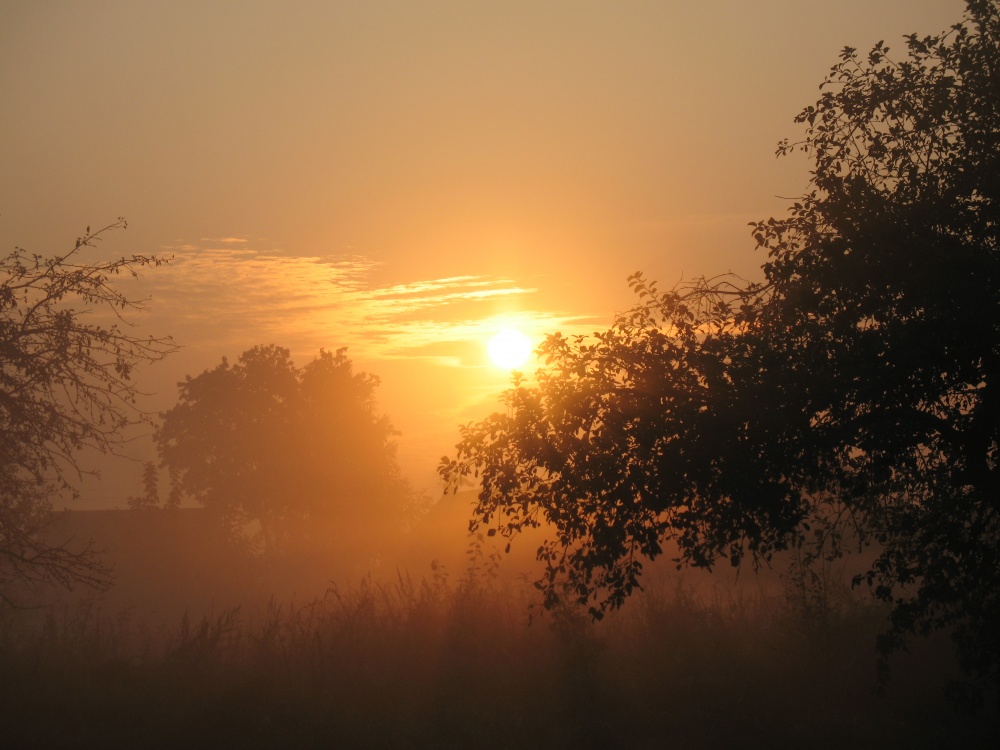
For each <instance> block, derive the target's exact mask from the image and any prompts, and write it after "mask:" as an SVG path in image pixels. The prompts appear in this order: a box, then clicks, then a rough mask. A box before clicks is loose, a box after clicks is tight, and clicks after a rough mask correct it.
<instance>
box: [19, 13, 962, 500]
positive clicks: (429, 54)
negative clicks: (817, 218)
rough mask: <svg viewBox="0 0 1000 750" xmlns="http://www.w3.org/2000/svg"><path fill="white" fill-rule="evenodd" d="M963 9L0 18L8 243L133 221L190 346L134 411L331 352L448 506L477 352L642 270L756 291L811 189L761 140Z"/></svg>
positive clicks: (619, 288)
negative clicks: (344, 360)
mask: <svg viewBox="0 0 1000 750" xmlns="http://www.w3.org/2000/svg"><path fill="white" fill-rule="evenodd" d="M963 7H964V4H963V3H962V2H960V1H959V0H828V1H827V2H820V1H819V0H757V1H753V0H714V1H711V2H709V1H706V2H691V0H684V1H680V0H661V1H660V2H628V1H627V0H622V1H621V2H590V1H587V0H577V1H574V2H569V1H564V2H543V1H542V0H536V1H535V2H514V1H508V2H499V1H485V0H484V1H480V2H476V1H474V0H467V1H466V2H417V1H416V0H413V1H412V2H403V1H402V0H395V1H394V2H375V1H371V2H360V1H359V2H334V1H329V2H288V1H286V2H281V3H278V2H252V1H250V0H246V1H244V2H211V1H209V0H198V1H197V2H180V1H177V0H172V1H171V2H140V1H139V0H127V1H125V2H45V1H43V0H30V1H26V2H16V1H12V0H0V103H2V105H3V106H2V109H3V116H2V118H0V249H2V250H3V251H4V252H7V251H9V250H10V249H11V248H12V247H13V246H14V245H19V246H22V247H25V248H27V249H29V250H32V251H36V252H40V253H43V254H44V253H50V252H55V251H59V250H65V249H68V247H71V245H72V242H73V239H74V238H75V237H76V236H78V235H79V234H80V233H81V232H82V230H83V228H84V227H85V226H88V225H90V226H91V227H92V228H93V227H96V226H99V225H101V226H103V225H104V224H107V223H110V222H112V221H114V219H115V218H116V217H118V216H124V217H126V218H127V219H128V222H129V229H128V230H127V231H126V232H124V233H117V234H114V235H112V236H110V237H109V238H108V240H107V241H106V242H105V244H104V246H103V248H102V252H105V253H106V254H115V255H120V254H124V253H132V252H142V253H159V254H164V255H168V256H174V259H175V260H174V262H173V263H172V264H171V265H170V266H168V267H166V268H160V269H157V270H155V271H150V274H149V276H148V277H147V279H146V283H145V284H144V286H143V288H142V292H143V293H144V294H150V295H152V299H151V302H150V311H149V313H148V314H145V315H143V316H142V318H141V320H140V321H139V322H140V323H141V324H142V325H143V326H144V327H145V328H144V329H143V330H146V329H150V330H152V331H153V332H155V333H170V334H173V335H174V337H175V338H176V339H177V341H178V343H180V344H182V345H183V346H184V347H185V348H184V350H183V351H182V352H181V353H180V354H178V355H176V356H175V357H174V358H173V359H172V360H170V361H168V362H166V363H164V364H162V365H160V366H158V367H156V368H155V369H154V370H153V371H151V372H149V373H148V374H147V376H146V381H145V382H147V383H148V385H149V387H150V389H152V390H154V391H156V393H157V395H156V397H155V398H154V399H153V400H152V401H151V403H152V404H153V407H152V408H156V409H163V408H168V407H169V406H171V405H172V404H173V403H174V400H175V398H176V390H175V388H174V383H175V382H176V381H177V380H179V379H181V378H182V377H183V376H184V375H185V374H191V375H196V374H198V373H200V372H201V371H202V370H204V369H206V368H209V367H212V366H214V365H215V364H217V363H218V362H219V360H220V358H221V357H222V356H223V355H227V356H229V357H230V358H235V357H237V356H238V355H239V354H240V353H241V352H242V351H244V350H245V349H247V348H249V347H250V346H252V345H254V344H266V343H277V344H280V345H283V346H287V347H289V348H290V349H291V350H292V351H293V354H294V355H295V356H296V359H297V361H298V362H299V364H305V362H306V361H308V360H309V359H311V358H312V356H313V355H314V354H315V353H316V351H317V350H318V349H319V348H320V347H325V348H327V349H337V348H339V347H341V346H348V347H349V349H348V353H349V355H350V356H351V357H352V358H353V359H354V360H355V363H356V365H357V367H359V368H360V369H364V370H367V371H370V372H373V373H375V374H377V375H379V376H380V377H381V378H382V386H381V388H380V390H379V399H380V403H381V405H382V408H383V410H384V411H385V412H387V413H388V414H389V415H390V417H391V418H392V420H393V422H394V424H395V425H396V426H397V427H398V428H399V429H400V430H401V431H402V433H403V434H402V436H401V437H400V440H399V444H400V459H401V463H402V465H403V468H404V471H405V472H406V473H407V475H408V476H410V477H411V479H412V480H413V481H414V483H415V484H416V485H417V486H419V487H427V488H430V489H433V490H436V489H437V488H436V486H434V484H433V482H434V476H433V470H434V466H435V464H436V462H437V459H438V458H439V457H440V456H441V455H442V454H443V453H445V452H448V451H449V449H450V448H451V446H452V445H453V444H454V442H455V441H456V439H457V429H456V426H457V425H458V424H459V423H461V422H467V421H470V420H473V419H478V418H481V417H483V416H485V415H486V414H487V413H489V412H490V411H492V410H494V408H495V407H496V405H497V403H498V402H497V399H496V397H497V395H498V394H499V393H500V391H502V390H503V388H504V387H505V384H506V381H507V376H506V374H505V373H503V372H502V371H500V370H498V369H497V368H495V367H492V366H491V365H490V364H489V363H488V360H487V358H486V356H485V344H486V340H487V339H488V338H489V335H490V334H491V333H492V332H493V331H495V330H496V329H497V328H498V327H500V326H502V325H513V326H515V327H519V328H521V329H522V330H524V331H525V332H526V333H529V334H530V335H533V336H535V337H538V336H540V335H541V334H542V333H543V332H545V331H554V330H561V331H563V332H577V331H580V332H584V331H592V330H596V329H599V328H602V327H605V326H606V325H607V324H608V323H609V322H610V320H611V317H612V316H613V314H614V313H615V312H617V311H621V310H624V309H626V308H628V307H629V306H630V304H631V297H630V294H629V292H628V288H627V286H626V283H625V278H626V276H628V275H629V274H630V273H632V272H633V271H636V270H639V269H642V270H644V271H645V272H646V274H647V276H650V277H655V278H659V279H661V281H662V282H663V284H666V285H669V284H670V283H672V282H674V281H677V280H678V279H679V278H681V277H682V276H684V277H691V276H696V275H700V274H703V273H717V272H720V271H726V270H733V271H737V272H740V273H742V274H744V275H749V274H753V272H754V270H755V269H756V268H757V267H758V266H759V265H760V263H761V258H759V257H757V256H756V255H755V254H754V253H753V252H752V247H753V245H752V242H751V240H750V236H749V232H748V229H747V223H748V222H749V221H751V220H754V219H760V218H766V217H767V216H771V215H776V214H780V213H781V212H782V211H783V209H784V206H785V205H786V204H787V201H786V200H783V199H781V198H779V197H778V196H785V197H786V198H790V197H794V196H797V195H798V194H800V193H801V192H802V190H803V189H804V188H805V186H806V183H807V180H808V165H807V164H806V162H805V161H804V160H802V159H797V158H786V159H782V160H776V159H775V157H774V149H775V145H776V143H777V141H778V140H780V139H781V138H784V137H793V138H794V137H796V136H798V135H799V134H800V131H799V130H798V129H797V128H796V126H795V125H794V123H793V122H792V118H793V117H794V115H795V114H796V113H797V112H798V111H799V110H800V109H801V108H802V107H804V106H805V105H807V104H810V103H813V102H814V101H815V99H816V98H817V94H818V91H817V86H818V84H819V83H820V82H821V80H822V79H823V77H824V75H825V74H826V72H827V70H828V69H829V68H830V66H832V65H833V64H834V63H835V62H836V59H837V54H838V52H839V51H840V50H841V49H842V48H843V47H844V46H845V45H850V46H852V47H857V48H859V49H861V50H866V49H867V48H869V47H870V46H871V45H872V44H874V43H875V42H876V41H878V40H880V39H885V40H886V41H887V42H888V43H889V45H890V47H891V48H894V49H896V50H901V48H902V44H901V37H902V35H903V34H905V33H909V32H913V31H916V32H919V33H934V32H938V31H941V30H943V29H945V28H947V27H948V26H949V25H951V24H952V23H954V22H956V21H958V20H959V18H960V16H961V12H962V9H963ZM135 450H136V452H137V454H139V455H142V454H143V452H144V451H148V450H149V448H148V444H147V445H146V446H145V447H143V446H141V445H140V446H136V448H135ZM140 474H141V472H140V469H139V468H136V467H132V466H128V467H127V468H126V469H125V470H124V471H123V473H122V474H121V476H109V477H107V481H106V482H105V483H104V484H103V485H102V486H101V487H99V488H94V487H91V488H90V492H89V497H91V498H93V497H97V496H100V497H101V498H103V499H104V500H105V501H106V502H108V503H111V504H116V503H117V504H119V505H123V504H124V499H125V497H127V496H128V495H129V494H138V492H139V491H140V481H139V477H140Z"/></svg>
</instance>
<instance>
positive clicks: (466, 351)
mask: <svg viewBox="0 0 1000 750" xmlns="http://www.w3.org/2000/svg"><path fill="white" fill-rule="evenodd" d="M230 239H231V238H230ZM205 242H206V243H209V242H211V243H220V242H221V241H220V240H218V239H211V240H206V241H205ZM165 250H166V252H165V253H164V254H165V255H167V256H170V257H171V261H170V263H169V264H168V265H166V266H164V267H161V268H158V269H154V270H150V271H149V272H148V273H146V274H144V276H143V278H142V280H141V282H140V283H141V286H142V290H141V294H142V296H144V297H149V298H150V299H149V303H148V306H149V312H148V313H147V315H148V321H147V324H155V326H156V328H157V329H159V330H163V331H164V332H166V333H170V334H172V335H173V336H174V337H175V339H176V340H177V341H178V343H180V344H182V345H187V344H189V343H190V344H191V345H194V344H195V343H196V345H197V346H198V347H199V348H201V349H206V348H207V349H212V348H214V349H215V350H217V351H218V354H222V353H225V352H228V353H230V355H232V354H233V353H234V352H233V345H234V344H237V345H245V346H250V345H253V344H258V343H277V344H281V345H283V346H288V347H289V348H291V349H293V351H301V352H312V353H315V352H316V351H317V350H318V349H319V348H320V347H325V348H327V349H337V348H340V347H343V346H346V347H348V348H349V350H350V351H351V353H352V356H354V357H360V358H363V359H368V360H372V359H407V358H412V359H423V360H427V361H431V362H434V363H436V364H439V365H444V366H449V367H479V366H482V364H483V363H482V360H481V358H480V357H479V354H478V352H479V348H480V347H481V345H482V343H483V342H484V341H485V340H486V339H487V338H488V337H489V336H490V335H492V334H493V333H494V332H495V331H496V330H499V329H500V328H503V327H515V328H518V329H519V330H522V331H524V333H525V334H526V335H528V336H529V337H531V338H532V339H533V340H534V341H540V340H541V337H542V335H543V334H544V333H546V332H551V331H555V330H560V331H563V332H565V333H571V332H582V331H583V330H584V329H586V330H588V331H589V330H592V328H587V326H593V325H594V323H595V322H596V321H597V320H598V318H597V316H587V315H582V316H581V315H578V314H577V315H570V314H567V313H560V312H558V311H552V310H545V309H544V308H541V307H540V306H539V305H540V300H539V299H538V295H537V291H538V290H537V289H536V288H534V287H530V286H524V285H521V284H519V283H517V282H516V281H515V280H514V279H509V278H502V277H493V276H452V277H446V278H440V279H420V280H415V281H410V282H406V283H395V284H390V285H381V286H380V285H378V284H376V283H374V282H373V278H374V276H375V274H374V272H375V271H376V270H378V269H380V268H381V266H380V264H378V263H376V262H375V261H372V260H371V259H368V258H365V257H363V256H359V255H349V254H342V255H335V256H328V257H320V256H312V257H301V256H290V255H284V254H280V253H277V252H273V251H265V250H257V249H254V248H253V247H250V246H249V245H248V244H246V243H244V242H242V241H241V242H239V243H237V242H233V243H231V244H229V245H226V246H217V245H208V244H206V245H204V246H193V245H192V244H191V243H181V244H178V245H176V246H174V247H171V248H165ZM235 353H238V352H235Z"/></svg>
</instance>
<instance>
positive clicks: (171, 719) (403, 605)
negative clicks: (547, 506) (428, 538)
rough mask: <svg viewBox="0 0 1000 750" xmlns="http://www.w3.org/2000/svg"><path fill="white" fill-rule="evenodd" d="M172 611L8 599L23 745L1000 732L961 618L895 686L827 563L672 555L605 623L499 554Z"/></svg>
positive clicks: (705, 744) (337, 744)
mask: <svg viewBox="0 0 1000 750" xmlns="http://www.w3.org/2000/svg"><path fill="white" fill-rule="evenodd" d="M471 559H472V564H471V565H468V566H464V565H463V566H459V567H452V568H446V567H445V566H444V565H443V564H440V563H435V564H434V565H433V567H430V568H428V569H427V570H426V575H420V576H419V577H415V576H411V575H408V574H406V573H403V572H396V573H395V574H394V575H386V576H385V578H384V579H382V580H380V579H378V578H376V577H374V576H365V577H363V578H361V579H360V580H359V581H357V582H355V583H354V584H351V585H332V584H331V586H330V587H329V589H328V590H327V591H326V593H325V594H323V595H321V596H318V597H315V598H309V599H298V598H297V597H294V596H291V597H289V598H287V599H286V600H278V599H276V598H271V599H269V600H267V601H263V600H258V601H257V602H256V603H250V604H241V605H236V606H224V607H223V606H220V607H219V608H218V609H215V610H212V611H207V612H187V613H185V614H183V615H182V616H181V617H179V618H177V619H173V620H170V621H162V622H151V621H149V620H147V619H143V618H142V617H141V616H139V615H138V614H137V611H136V610H135V609H134V608H133V609H129V608H119V609H114V608H111V607H110V606H109V604H108V603H107V602H106V601H104V602H102V601H101V600H100V599H94V600H86V599H80V600H78V601H76V602H75V603H72V604H65V605H56V606H48V607H44V608H39V609H32V610H19V611H18V610H10V609H8V610H5V611H3V613H2V619H0V674H2V675H3V680H2V683H0V684H2V687H0V691H2V695H0V726H2V727H3V737H4V740H3V745H4V746H5V747H11V748H15V747H17V748H35V747H37V748H125V747H135V748H176V747H213V748H214V747H227V748H272V747H274V748H277V747H281V748H320V747H323V748H456V749H457V748H525V747H528V748H535V747H537V748H618V747H621V748H669V747H684V748H723V747H733V746H736V745H739V744H743V745H749V746H751V747H769V748H793V747H794V748H803V747H808V748H895V747H899V748H913V749H915V748H937V747H964V748H969V747H993V746H994V742H995V739H996V732H997V726H998V724H997V714H996V712H995V711H994V710H993V709H992V704H989V705H988V706H987V707H986V708H984V709H983V710H981V711H980V712H979V713H978V714H976V715H974V716H972V715H969V714H967V713H963V712H960V711H955V710H954V709H953V707H952V706H951V704H950V703H949V702H948V700H947V699H946V698H945V696H944V693H943V688H944V685H945V684H946V682H947V681H948V680H949V679H950V678H952V677H954V674H953V673H952V671H951V662H950V652H949V644H948V642H947V640H946V639H938V640H934V641H918V642H917V643H915V644H914V648H913V650H912V653H911V654H903V655H900V656H899V657H897V658H895V659H894V660H893V662H892V665H891V666H892V674H891V679H890V681H889V683H888V685H887V687H886V688H885V689H884V690H883V691H879V690H878V689H877V680H876V676H877V659H876V657H875V654H874V651H873V644H874V639H875V636H876V634H877V633H878V631H879V629H880V628H881V627H882V626H883V623H884V617H885V611H884V610H883V609H881V608H880V607H878V606H875V605H874V604H872V603H871V602H870V601H868V600H866V599H865V598H864V597H863V596H861V595H860V594H858V593H857V592H851V591H850V589H849V588H848V587H847V586H845V585H843V584H840V583H837V582H836V581H835V580H833V579H831V578H830V577H828V576H813V577H808V576H806V577H803V576H798V577H797V576H789V575H787V574H786V575H782V576H780V577H779V578H778V579H777V580H779V582H780V585H778V586H771V587H770V588H768V589H765V588H764V587H760V586H756V585H754V584H752V583H750V582H749V581H747V579H746V577H745V578H744V580H743V583H742V584H739V585H734V584H733V583H732V582H731V581H728V580H727V581H726V582H722V581H719V582H709V583H708V584H707V585H706V584H705V581H706V580H707V579H706V578H705V577H704V576H702V578H700V579H696V578H695V577H694V576H695V574H693V573H692V574H680V573H675V572H673V571H672V570H671V571H668V572H664V573H663V574H662V575H659V576H656V575H652V576H651V577H650V580H649V582H648V585H647V587H646V590H645V591H644V592H643V593H641V594H640V595H638V596H636V597H634V598H633V600H632V601H630V602H629V603H628V604H627V606H626V607H625V608H624V609H623V610H621V611H618V612H615V613H612V614H611V615H609V616H608V617H606V618H605V619H604V620H603V621H601V622H599V623H593V622H591V621H590V620H589V618H587V617H586V616H585V615H583V614H582V613H580V612H579V611H576V610H572V609H566V610H563V611H557V612H541V611H540V610H539V609H538V608H537V607H534V608H533V607H532V606H531V605H532V602H533V590H532V588H531V587H530V585H528V584H527V583H526V582H525V581H524V580H518V579H517V578H510V577H506V576H504V575H502V570H503V568H502V566H501V568H500V569H499V571H498V569H497V568H496V566H495V562H496V559H495V558H494V557H491V556H490V555H483V554H476V555H473V556H472V558H471Z"/></svg>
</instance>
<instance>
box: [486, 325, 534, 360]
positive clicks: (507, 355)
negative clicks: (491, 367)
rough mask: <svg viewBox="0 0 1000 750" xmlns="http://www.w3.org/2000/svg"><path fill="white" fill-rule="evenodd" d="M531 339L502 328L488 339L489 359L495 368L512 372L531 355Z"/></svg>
mask: <svg viewBox="0 0 1000 750" xmlns="http://www.w3.org/2000/svg"><path fill="white" fill-rule="evenodd" d="M531 348H532V347H531V339H529V338H528V337H527V336H525V335H524V334H523V333H521V332H520V331H515V330H514V329H513V328H504V329H503V330H501V331H500V332H499V333H497V335H496V336H494V337H493V338H492V339H490V343H489V345H488V346H487V351H488V352H489V355H490V359H491V360H492V361H493V364H495V365H496V366H497V367H500V368H503V369H504V370H514V369H516V368H518V367H520V366H521V365H523V364H524V363H525V362H526V361H527V359H528V357H529V356H530V355H531Z"/></svg>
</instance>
